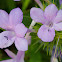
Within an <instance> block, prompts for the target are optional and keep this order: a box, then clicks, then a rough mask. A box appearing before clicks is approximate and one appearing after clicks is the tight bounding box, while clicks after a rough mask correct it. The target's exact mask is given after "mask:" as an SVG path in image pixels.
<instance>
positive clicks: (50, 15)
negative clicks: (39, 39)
mask: <svg viewBox="0 0 62 62" xmlns="http://www.w3.org/2000/svg"><path fill="white" fill-rule="evenodd" d="M57 12H58V9H57V7H56V6H55V5H54V4H50V5H48V6H47V7H46V8H45V12H44V15H45V17H46V19H47V20H48V21H53V19H54V18H55V16H56V14H57Z"/></svg>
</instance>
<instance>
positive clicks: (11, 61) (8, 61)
mask: <svg viewBox="0 0 62 62" xmlns="http://www.w3.org/2000/svg"><path fill="white" fill-rule="evenodd" d="M0 62H13V59H9V60H4V61H0Z"/></svg>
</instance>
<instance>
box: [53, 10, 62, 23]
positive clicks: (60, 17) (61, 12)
mask: <svg viewBox="0 0 62 62" xmlns="http://www.w3.org/2000/svg"><path fill="white" fill-rule="evenodd" d="M61 21H62V10H59V11H58V13H57V16H56V17H55V19H54V22H55V23H58V22H61Z"/></svg>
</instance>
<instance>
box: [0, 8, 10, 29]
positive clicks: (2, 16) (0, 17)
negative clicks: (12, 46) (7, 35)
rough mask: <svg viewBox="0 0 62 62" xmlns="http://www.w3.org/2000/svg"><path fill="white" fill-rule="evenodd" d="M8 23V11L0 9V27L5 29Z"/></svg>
mask: <svg viewBox="0 0 62 62" xmlns="http://www.w3.org/2000/svg"><path fill="white" fill-rule="evenodd" d="M8 24H9V19H8V13H7V12H5V11H4V10H1V9H0V27H1V28H3V29H6V28H7V26H8Z"/></svg>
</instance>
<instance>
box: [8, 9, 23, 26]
mask: <svg viewBox="0 0 62 62" xmlns="http://www.w3.org/2000/svg"><path fill="white" fill-rule="evenodd" d="M22 19H23V12H22V10H21V9H20V8H15V9H13V10H12V11H11V12H10V14H9V22H10V25H11V26H15V25H17V24H19V23H21V22H22Z"/></svg>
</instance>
